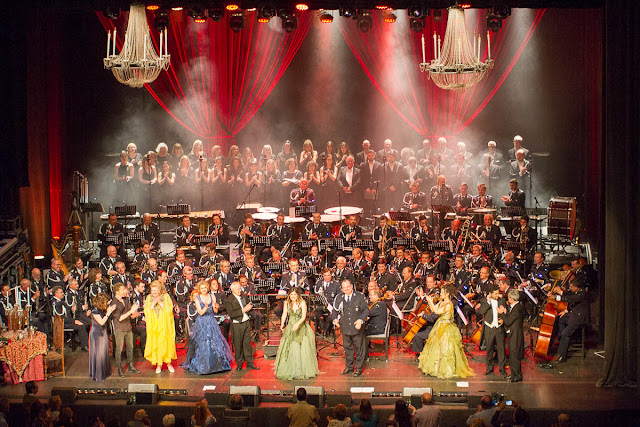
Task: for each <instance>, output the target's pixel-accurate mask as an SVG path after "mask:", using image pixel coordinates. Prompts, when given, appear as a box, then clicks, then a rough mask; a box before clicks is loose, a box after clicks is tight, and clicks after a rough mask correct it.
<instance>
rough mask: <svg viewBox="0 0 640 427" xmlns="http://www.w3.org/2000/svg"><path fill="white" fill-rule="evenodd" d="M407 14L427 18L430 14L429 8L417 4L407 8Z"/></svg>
mask: <svg viewBox="0 0 640 427" xmlns="http://www.w3.org/2000/svg"><path fill="white" fill-rule="evenodd" d="M407 14H408V15H409V17H410V18H425V17H427V16H429V9H426V8H424V7H423V6H419V5H415V6H412V7H410V8H408V9H407Z"/></svg>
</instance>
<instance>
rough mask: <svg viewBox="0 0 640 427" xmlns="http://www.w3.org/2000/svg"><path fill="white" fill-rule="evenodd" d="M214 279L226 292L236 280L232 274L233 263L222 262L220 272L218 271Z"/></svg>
mask: <svg viewBox="0 0 640 427" xmlns="http://www.w3.org/2000/svg"><path fill="white" fill-rule="evenodd" d="M213 278H214V279H215V280H217V281H218V283H220V288H221V289H222V291H224V292H226V291H227V290H228V289H229V287H230V286H231V284H232V283H233V281H234V280H236V279H235V277H234V275H233V273H232V272H231V263H229V261H227V260H226V259H225V260H223V261H221V262H220V270H218V271H217V272H216V273H215V274H214V275H213Z"/></svg>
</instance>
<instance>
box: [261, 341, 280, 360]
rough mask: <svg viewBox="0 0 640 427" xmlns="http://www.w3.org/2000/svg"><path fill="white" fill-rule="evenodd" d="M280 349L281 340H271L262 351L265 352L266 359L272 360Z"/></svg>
mask: <svg viewBox="0 0 640 427" xmlns="http://www.w3.org/2000/svg"><path fill="white" fill-rule="evenodd" d="M279 347H280V339H273V338H271V339H269V342H267V343H266V344H265V345H264V346H263V347H262V349H263V350H264V358H265V359H271V358H272V357H276V355H277V354H278V348H279Z"/></svg>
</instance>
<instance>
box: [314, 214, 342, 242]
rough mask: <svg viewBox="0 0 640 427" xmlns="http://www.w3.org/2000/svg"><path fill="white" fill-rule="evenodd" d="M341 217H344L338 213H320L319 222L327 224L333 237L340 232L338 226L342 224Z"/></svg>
mask: <svg viewBox="0 0 640 427" xmlns="http://www.w3.org/2000/svg"><path fill="white" fill-rule="evenodd" d="M341 218H344V216H342V217H340V215H334V214H324V215H320V222H323V223H325V224H327V227H329V230H331V235H332V236H333V237H337V236H338V234H340V226H341V225H342V221H341Z"/></svg>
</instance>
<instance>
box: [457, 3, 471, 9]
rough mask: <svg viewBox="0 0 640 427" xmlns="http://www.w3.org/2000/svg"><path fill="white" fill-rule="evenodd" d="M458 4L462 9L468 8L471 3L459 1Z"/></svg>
mask: <svg viewBox="0 0 640 427" xmlns="http://www.w3.org/2000/svg"><path fill="white" fill-rule="evenodd" d="M458 6H460V7H461V8H463V9H469V8H470V7H471V3H460V4H459V5H458Z"/></svg>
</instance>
